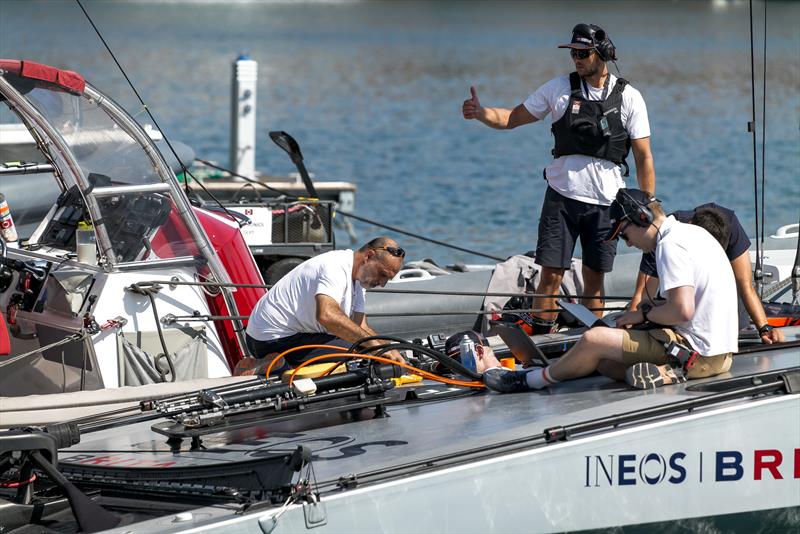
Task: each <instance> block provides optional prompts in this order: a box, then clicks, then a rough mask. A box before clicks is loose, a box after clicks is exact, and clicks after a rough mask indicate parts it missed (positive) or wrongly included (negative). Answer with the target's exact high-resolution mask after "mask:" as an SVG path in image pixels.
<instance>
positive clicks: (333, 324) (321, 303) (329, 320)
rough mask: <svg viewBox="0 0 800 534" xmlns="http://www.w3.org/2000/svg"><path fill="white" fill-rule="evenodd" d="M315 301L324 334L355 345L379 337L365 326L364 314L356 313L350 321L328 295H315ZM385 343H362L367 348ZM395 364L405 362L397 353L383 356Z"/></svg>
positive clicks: (378, 341) (391, 352) (378, 340)
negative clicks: (362, 340) (357, 342)
mask: <svg viewBox="0 0 800 534" xmlns="http://www.w3.org/2000/svg"><path fill="white" fill-rule="evenodd" d="M316 301H317V321H318V322H319V324H321V325H322V327H323V328H324V329H325V331H326V332H328V333H329V334H333V335H334V336H336V337H338V338H341V339H344V340H345V341H349V342H350V343H355V342H356V341H358V340H359V339H362V338H365V337H370V336H377V335H379V334H378V333H377V332H375V330H373V329H372V328H371V327H370V326H369V325H368V324H367V317H366V315H365V314H364V313H361V312H356V313H355V314H353V319H350V318H349V317H348V316H347V315H345V314H344V313H343V312H342V309H341V308H340V307H339V304H338V303H337V302H336V301H335V300H334V299H332V298H331V297H329V296H328V295H316ZM384 343H385V342H384V341H381V340H380V339H373V340H371V341H367V342H365V343H364V345H366V346H367V347H374V346H378V345H383V344H384ZM384 356H386V357H387V358H390V359H392V360H394V361H397V362H405V359H404V358H403V356H402V355H401V354H400V353H399V352H397V351H394V350H392V351H389V352H387V353H385V354H384Z"/></svg>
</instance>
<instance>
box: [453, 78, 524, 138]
mask: <svg viewBox="0 0 800 534" xmlns="http://www.w3.org/2000/svg"><path fill="white" fill-rule="evenodd" d="M469 90H470V93H471V95H472V96H471V97H470V98H468V99H467V100H464V104H463V105H462V106H461V113H462V114H463V115H464V118H465V119H467V120H470V119H477V120H478V121H480V122H482V123H483V124H485V125H486V126H489V127H490V128H494V129H496V130H511V129H514V128H516V127H517V126H522V125H523V124H530V123H532V122H536V121H537V120H539V119H537V118H536V117H534V116H533V115H531V113H530V112H529V111H528V110H527V108H526V107H525V106H523V105H522V104H520V105H518V106H517V107H515V108H514V109H507V108H485V107H483V106H481V103H480V101H479V100H478V94H477V92H476V91H475V88H474V87H470V88H469Z"/></svg>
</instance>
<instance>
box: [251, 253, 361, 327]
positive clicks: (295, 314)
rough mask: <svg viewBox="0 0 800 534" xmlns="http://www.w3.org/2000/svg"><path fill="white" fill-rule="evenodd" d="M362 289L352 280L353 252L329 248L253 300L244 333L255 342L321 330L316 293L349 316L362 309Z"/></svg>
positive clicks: (296, 268) (351, 316) (293, 270)
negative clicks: (325, 296)
mask: <svg viewBox="0 0 800 534" xmlns="http://www.w3.org/2000/svg"><path fill="white" fill-rule="evenodd" d="M365 294H366V291H365V290H364V288H363V287H361V284H360V283H358V282H353V251H352V250H333V251H331V252H326V253H325V254H320V255H319V256H315V257H313V258H311V259H309V260H306V261H304V262H303V263H301V264H300V265H298V266H297V267H295V268H294V269H292V270H291V271H290V272H289V274H287V275H286V276H284V277H283V278H281V279H280V280H278V283H277V284H275V285H274V286H273V288H272V289H270V290H269V292H267V294H266V295H264V296H263V297H261V299H259V301H258V302H257V303H256V305H255V308H253V312H252V313H251V314H250V320H249V322H248V324H247V334H248V335H250V337H252V338H255V339H257V340H259V341H272V340H274V339H280V338H283V337H288V336H291V335H294V334H297V333H300V332H304V333H317V332H319V333H324V332H325V329H324V328H323V327H322V325H320V324H319V322H317V301H316V296H317V295H327V296H329V297H331V298H332V299H333V300H335V301H336V302H338V303H339V308H340V309H341V310H342V313H344V314H345V315H347V316H348V317H350V318H351V319H352V318H353V314H354V313H356V312H361V313H363V312H364V302H365V300H364V297H365Z"/></svg>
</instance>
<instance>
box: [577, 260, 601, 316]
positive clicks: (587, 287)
mask: <svg viewBox="0 0 800 534" xmlns="http://www.w3.org/2000/svg"><path fill="white" fill-rule="evenodd" d="M581 274H583V294H584V295H587V296H589V297H591V298H586V299H582V301H583V305H584V306H586V307H587V308H589V309H592V308H602V307H603V300H602V299H601V298H600V297H602V296H603V280H604V279H605V273H601V272H598V271H595V270H594V269H591V268H589V267H587V266H586V265H584V266H583V268H582V269H581ZM594 314H595V315H597V316H598V317H602V316H603V312H602V311H595V312H594Z"/></svg>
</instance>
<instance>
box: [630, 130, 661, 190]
mask: <svg viewBox="0 0 800 534" xmlns="http://www.w3.org/2000/svg"><path fill="white" fill-rule="evenodd" d="M631 149H633V159H634V161H636V181H637V182H638V183H639V189H641V190H642V191H647V192H648V193H650V194H653V195H654V194H655V193H656V169H655V164H654V163H653V154H652V152H650V138H649V137H643V138H641V139H631Z"/></svg>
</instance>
